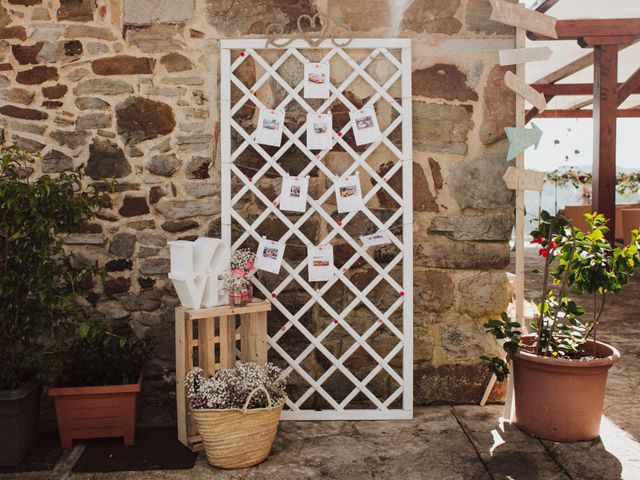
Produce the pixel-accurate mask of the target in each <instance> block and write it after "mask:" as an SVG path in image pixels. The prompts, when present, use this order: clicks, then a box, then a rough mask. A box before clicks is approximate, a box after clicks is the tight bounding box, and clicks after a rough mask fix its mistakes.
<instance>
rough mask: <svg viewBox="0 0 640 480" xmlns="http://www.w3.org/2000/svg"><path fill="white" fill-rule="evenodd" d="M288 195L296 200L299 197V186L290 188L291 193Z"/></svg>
mask: <svg viewBox="0 0 640 480" xmlns="http://www.w3.org/2000/svg"><path fill="white" fill-rule="evenodd" d="M289 194H290V195H291V196H292V197H295V198H298V197H300V186H299V185H294V186H292V187H291V191H290V192H289Z"/></svg>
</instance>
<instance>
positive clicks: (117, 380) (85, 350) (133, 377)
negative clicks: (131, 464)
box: [49, 322, 149, 448]
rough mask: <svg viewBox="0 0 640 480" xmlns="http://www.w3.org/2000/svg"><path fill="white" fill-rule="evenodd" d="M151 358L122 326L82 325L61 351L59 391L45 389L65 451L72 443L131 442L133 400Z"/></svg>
mask: <svg viewBox="0 0 640 480" xmlns="http://www.w3.org/2000/svg"><path fill="white" fill-rule="evenodd" d="M148 354H149V346H148V344H147V342H146V341H145V340H142V339H139V338H137V337H136V335H135V334H134V333H133V331H132V330H131V327H130V326H129V325H128V324H126V323H117V322H116V323H113V324H106V323H105V324H103V323H88V322H85V323H83V324H82V325H81V326H80V328H79V332H78V335H77V337H75V338H74V339H72V341H71V342H70V344H69V345H68V346H67V348H66V349H64V350H63V352H62V358H61V364H62V366H63V368H62V374H61V378H60V384H61V385H63V386H61V387H55V388H50V389H49V395H50V396H51V397H53V399H54V402H55V406H56V415H57V417H58V430H59V432H60V440H61V443H62V446H63V447H64V448H70V447H71V446H72V442H73V440H74V439H80V438H82V439H86V438H101V437H123V439H124V443H125V445H130V444H133V443H134V440H135V424H136V406H137V404H136V401H137V394H138V393H139V392H140V388H141V384H142V375H141V372H142V367H143V365H144V362H145V360H146V359H147V357H148Z"/></svg>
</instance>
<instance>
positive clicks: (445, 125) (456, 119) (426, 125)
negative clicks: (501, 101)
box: [391, 102, 473, 155]
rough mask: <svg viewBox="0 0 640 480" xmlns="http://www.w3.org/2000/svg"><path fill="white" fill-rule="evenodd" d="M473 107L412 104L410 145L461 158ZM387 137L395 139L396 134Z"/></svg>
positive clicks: (471, 126) (470, 123) (465, 148)
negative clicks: (411, 140) (457, 155)
mask: <svg viewBox="0 0 640 480" xmlns="http://www.w3.org/2000/svg"><path fill="white" fill-rule="evenodd" d="M472 115H473V107H471V106H470V105H441V104H434V103H423V102H413V144H414V146H415V148H417V149H418V150H420V151H429V152H444V153H456V154H460V155H464V154H465V153H467V149H468V144H467V141H468V137H469V132H470V131H471V129H472V128H473V121H472V120H471V117H472ZM397 131H398V130H397V129H396V130H395V131H394V133H395V135H394V134H392V135H391V138H392V139H394V140H395V139H396V137H397V135H398V134H397V133H396V132H397Z"/></svg>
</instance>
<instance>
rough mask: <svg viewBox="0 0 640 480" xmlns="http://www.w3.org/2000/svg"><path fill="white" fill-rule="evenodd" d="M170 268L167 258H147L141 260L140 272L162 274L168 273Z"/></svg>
mask: <svg viewBox="0 0 640 480" xmlns="http://www.w3.org/2000/svg"><path fill="white" fill-rule="evenodd" d="M170 269H171V265H170V263H169V259H168V258H148V259H145V260H144V261H143V262H142V265H141V266H140V273H141V274H143V275H164V274H167V273H169V270H170Z"/></svg>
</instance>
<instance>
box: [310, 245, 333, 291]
mask: <svg viewBox="0 0 640 480" xmlns="http://www.w3.org/2000/svg"><path fill="white" fill-rule="evenodd" d="M307 258H308V266H307V268H308V270H309V281H310V282H326V281H328V280H329V279H330V278H331V277H332V276H333V246H332V245H322V246H315V247H309V253H308V255H307Z"/></svg>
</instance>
